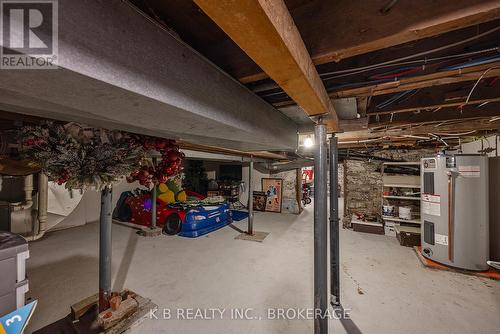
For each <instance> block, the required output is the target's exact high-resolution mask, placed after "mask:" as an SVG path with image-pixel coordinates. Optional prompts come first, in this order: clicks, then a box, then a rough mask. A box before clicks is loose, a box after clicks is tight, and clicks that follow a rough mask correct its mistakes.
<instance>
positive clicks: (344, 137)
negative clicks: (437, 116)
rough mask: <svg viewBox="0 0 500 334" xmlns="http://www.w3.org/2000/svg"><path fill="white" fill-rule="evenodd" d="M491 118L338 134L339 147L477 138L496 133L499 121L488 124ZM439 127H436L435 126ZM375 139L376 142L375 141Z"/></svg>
mask: <svg viewBox="0 0 500 334" xmlns="http://www.w3.org/2000/svg"><path fill="white" fill-rule="evenodd" d="M490 120H491V118H481V119H475V120H474V119H472V120H465V121H462V122H450V123H449V124H442V125H441V124H440V123H441V122H435V123H427V124H421V125H419V126H411V127H407V128H406V129H405V131H404V132H403V133H402V132H401V130H395V129H389V130H383V131H357V132H351V133H345V134H339V135H338V138H339V147H341V148H346V147H351V148H355V147H368V146H379V145H381V144H387V143H390V142H392V141H396V142H401V141H404V142H408V143H411V144H413V145H414V144H415V141H417V140H420V139H424V138H427V137H429V134H430V133H432V134H436V135H439V136H456V135H457V134H458V135H461V136H479V135H482V134H484V133H485V131H488V132H493V133H495V132H498V130H499V129H500V121H496V122H490ZM438 124H439V125H440V126H437V125H438ZM375 139H377V140H375Z"/></svg>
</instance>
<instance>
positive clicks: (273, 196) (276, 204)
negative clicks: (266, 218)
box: [262, 178, 283, 213]
mask: <svg viewBox="0 0 500 334" xmlns="http://www.w3.org/2000/svg"><path fill="white" fill-rule="evenodd" d="M262 191H263V192H264V193H265V194H266V197H267V199H266V211H269V212H280V213H281V200H282V197H283V194H282V191H283V179H273V178H263V179H262Z"/></svg>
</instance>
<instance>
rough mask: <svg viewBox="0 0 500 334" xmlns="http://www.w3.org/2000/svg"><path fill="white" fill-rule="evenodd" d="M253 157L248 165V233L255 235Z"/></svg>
mask: <svg viewBox="0 0 500 334" xmlns="http://www.w3.org/2000/svg"><path fill="white" fill-rule="evenodd" d="M252 170H253V159H252V158H251V159H250V165H249V167H248V232H247V233H248V234H250V235H253V183H252Z"/></svg>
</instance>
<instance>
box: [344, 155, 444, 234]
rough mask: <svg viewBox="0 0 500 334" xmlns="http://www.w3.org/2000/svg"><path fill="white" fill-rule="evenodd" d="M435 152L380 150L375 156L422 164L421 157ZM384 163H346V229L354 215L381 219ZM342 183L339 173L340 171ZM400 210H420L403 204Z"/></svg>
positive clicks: (347, 161)
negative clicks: (373, 216)
mask: <svg viewBox="0 0 500 334" xmlns="http://www.w3.org/2000/svg"><path fill="white" fill-rule="evenodd" d="M434 154H435V152H434V150H429V149H421V150H381V151H378V152H375V153H373V155H374V156H377V157H382V158H389V159H393V160H400V161H420V159H421V158H422V157H426V156H432V155H434ZM381 165H382V163H381V162H369V161H357V160H345V161H344V163H343V166H344V171H343V172H344V186H345V190H344V198H345V199H344V203H345V205H344V208H345V209H344V219H343V222H344V225H348V224H349V223H350V221H351V216H352V214H353V213H362V214H367V215H375V216H376V215H379V214H380V213H381V211H382V184H383V183H382V174H381V172H380V167H381ZM339 180H340V169H339ZM400 205H401V206H411V207H412V209H413V210H416V209H417V207H418V206H417V205H415V202H414V201H404V202H403V201H401V202H400Z"/></svg>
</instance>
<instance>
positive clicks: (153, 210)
mask: <svg viewBox="0 0 500 334" xmlns="http://www.w3.org/2000/svg"><path fill="white" fill-rule="evenodd" d="M157 163H158V158H156V157H153V166H155V168H157ZM156 186H157V184H154V186H153V190H152V192H153V193H152V194H151V229H156V199H157V196H158V192H157V189H156Z"/></svg>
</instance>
